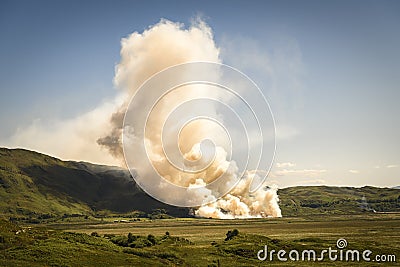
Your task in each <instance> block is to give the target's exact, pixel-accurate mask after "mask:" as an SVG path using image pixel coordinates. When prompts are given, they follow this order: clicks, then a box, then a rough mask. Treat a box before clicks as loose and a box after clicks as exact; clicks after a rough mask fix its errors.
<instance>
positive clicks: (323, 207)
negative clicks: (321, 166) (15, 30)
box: [278, 186, 400, 216]
mask: <svg viewBox="0 0 400 267" xmlns="http://www.w3.org/2000/svg"><path fill="white" fill-rule="evenodd" d="M278 193H279V197H280V200H281V201H280V207H281V209H282V214H283V215H284V216H302V215H311V214H331V215H332V214H357V213H365V212H400V190H399V189H392V188H377V187H372V186H364V187H361V188H356V187H333V186H298V187H289V188H284V189H281V190H279V192H278Z"/></svg>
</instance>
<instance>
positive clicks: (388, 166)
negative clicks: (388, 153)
mask: <svg viewBox="0 0 400 267" xmlns="http://www.w3.org/2000/svg"><path fill="white" fill-rule="evenodd" d="M397 167H399V165H397V164H392V165H387V166H386V168H389V169H391V168H397Z"/></svg>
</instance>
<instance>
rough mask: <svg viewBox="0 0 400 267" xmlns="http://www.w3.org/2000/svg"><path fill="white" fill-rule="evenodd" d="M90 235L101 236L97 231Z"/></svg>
mask: <svg viewBox="0 0 400 267" xmlns="http://www.w3.org/2000/svg"><path fill="white" fill-rule="evenodd" d="M90 235H91V236H95V237H100V235H99V234H98V233H97V232H92V233H91V234H90Z"/></svg>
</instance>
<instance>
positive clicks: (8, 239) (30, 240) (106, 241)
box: [0, 213, 400, 266]
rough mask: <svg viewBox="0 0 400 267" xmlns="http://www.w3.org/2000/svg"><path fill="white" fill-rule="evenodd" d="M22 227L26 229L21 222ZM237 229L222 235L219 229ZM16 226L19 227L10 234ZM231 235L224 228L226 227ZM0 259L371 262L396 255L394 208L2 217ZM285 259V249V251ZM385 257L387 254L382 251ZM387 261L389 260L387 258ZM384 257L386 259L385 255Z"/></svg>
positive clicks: (399, 241)
mask: <svg viewBox="0 0 400 267" xmlns="http://www.w3.org/2000/svg"><path fill="white" fill-rule="evenodd" d="M28 227H30V228H28ZM233 229H237V230H238V233H239V234H238V235H236V236H232V237H231V238H229V240H225V239H226V237H227V235H226V234H227V232H228V231H232V230H233ZM16 232H19V233H18V234H16ZM231 233H232V232H231ZM341 238H344V239H346V241H347V247H345V248H343V250H344V253H345V252H346V250H359V251H360V253H362V252H363V251H364V250H367V249H368V250H371V251H372V252H373V254H371V256H370V258H371V262H365V261H363V260H362V259H361V261H360V262H354V261H352V262H351V263H350V262H346V261H344V260H343V261H338V260H337V261H330V260H329V258H328V256H326V257H325V258H324V261H323V262H320V261H318V260H317V261H315V262H314V261H308V260H305V261H301V260H300V261H297V262H292V261H291V260H290V259H289V260H288V261H287V262H281V261H279V260H278V258H277V256H276V254H275V255H274V258H273V260H272V261H270V260H269V259H267V260H266V261H260V260H258V259H257V252H258V251H259V250H261V249H263V248H264V246H265V245H267V246H268V248H269V249H271V250H272V249H275V250H276V251H278V250H280V249H283V250H286V251H287V253H289V251H290V250H297V251H299V252H300V258H301V252H302V251H303V250H311V249H312V250H315V251H316V252H317V257H319V255H320V251H321V250H323V249H328V248H329V247H331V248H332V249H337V247H336V242H337V240H338V239H341ZM0 241H2V243H1V245H2V246H1V247H0V248H1V254H0V265H4V266H26V265H30V266H143V265H148V266H161V265H162V266H270V265H280V266H293V265H294V264H296V265H300V266H310V265H312V266H327V265H328V266H349V264H351V265H360V266H361V265H362V266H376V265H377V262H376V261H375V258H374V257H375V256H376V255H386V256H388V255H395V257H396V259H395V260H396V262H386V263H385V264H384V266H386V265H388V266H391V265H396V264H398V262H399V261H400V258H399V257H400V214H399V213H386V214H384V213H381V214H379V213H376V214H372V213H371V214H370V213H365V214H362V215H348V216H347V215H340V216H319V217H318V216H313V217H293V218H276V219H272V218H271V219H250V220H214V219H164V220H148V219H143V220H140V221H134V222H126V221H125V220H120V222H113V221H111V219H110V221H107V220H105V221H103V222H83V221H80V222H79V221H78V222H71V223H53V224H46V225H39V226H37V225H35V226H28V225H15V224H13V223H8V222H5V221H3V223H2V228H1V236H0ZM286 257H288V256H287V254H286ZM387 258H388V257H387ZM390 260H391V261H393V258H391V259H390ZM387 261H388V259H387Z"/></svg>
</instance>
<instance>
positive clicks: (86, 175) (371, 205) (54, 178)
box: [0, 148, 400, 219]
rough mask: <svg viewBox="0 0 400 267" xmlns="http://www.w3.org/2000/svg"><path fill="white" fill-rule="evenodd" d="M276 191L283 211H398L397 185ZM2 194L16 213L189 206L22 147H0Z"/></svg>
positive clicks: (121, 173) (5, 208) (111, 173)
mask: <svg viewBox="0 0 400 267" xmlns="http://www.w3.org/2000/svg"><path fill="white" fill-rule="evenodd" d="M278 194H279V197H280V206H281V209H282V214H283V216H303V215H312V214H354V213H362V212H374V211H376V212H393V211H396V212H399V211H400V190H399V189H390V188H375V187H370V186H366V187H362V188H352V187H328V186H304V187H290V188H284V189H280V190H279V192H278ZM0 199H1V202H0V214H2V215H3V216H6V217H14V218H28V219H32V218H33V219H46V218H48V217H54V216H64V217H65V216H67V217H68V216H79V215H80V216H99V215H103V216H104V215H110V214H115V213H125V214H126V213H131V214H132V212H134V211H136V215H137V214H138V212H139V213H141V214H142V215H145V214H152V213H154V212H155V213H160V210H165V211H166V212H167V213H168V214H169V215H172V216H178V217H186V216H189V209H186V208H177V207H173V206H169V205H166V204H164V203H160V202H158V201H157V200H155V199H153V198H151V197H150V196H148V195H147V194H146V193H144V192H143V191H142V190H141V189H140V188H138V186H137V185H136V184H135V182H134V180H133V179H132V178H131V176H130V174H129V172H127V171H126V170H124V169H121V168H118V167H110V166H101V165H95V164H90V163H85V162H74V161H62V160H59V159H57V158H53V157H50V156H47V155H44V154H41V153H37V152H33V151H28V150H23V149H6V148H0ZM159 215H160V214H159ZM161 216H163V215H162V212H161Z"/></svg>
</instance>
